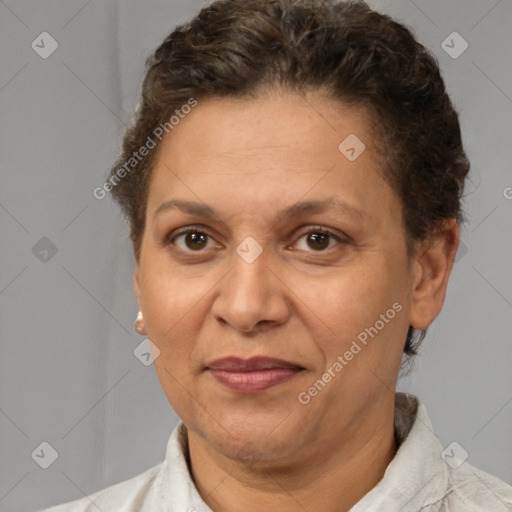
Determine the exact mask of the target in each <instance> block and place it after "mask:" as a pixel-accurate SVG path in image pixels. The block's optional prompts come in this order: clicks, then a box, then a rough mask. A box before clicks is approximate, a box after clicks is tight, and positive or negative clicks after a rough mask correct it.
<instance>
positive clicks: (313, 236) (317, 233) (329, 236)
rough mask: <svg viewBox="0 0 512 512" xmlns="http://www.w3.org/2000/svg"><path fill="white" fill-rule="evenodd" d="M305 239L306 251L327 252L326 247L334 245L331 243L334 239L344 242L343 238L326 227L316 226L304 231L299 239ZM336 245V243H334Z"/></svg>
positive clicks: (337, 241) (338, 242)
mask: <svg viewBox="0 0 512 512" xmlns="http://www.w3.org/2000/svg"><path fill="white" fill-rule="evenodd" d="M302 239H305V241H306V242H305V245H306V249H303V250H305V251H306V252H311V249H313V251H314V252H326V249H329V248H331V247H333V245H330V244H331V242H332V241H333V240H334V241H336V243H337V244H340V243H343V240H342V239H341V238H340V237H339V236H337V235H335V234H334V233H333V232H331V231H329V230H325V229H320V228H316V229H314V230H310V231H308V232H306V233H304V234H303V235H302V236H301V237H300V239H299V240H302ZM334 245H336V244H334Z"/></svg>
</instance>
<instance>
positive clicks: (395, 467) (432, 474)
mask: <svg viewBox="0 0 512 512" xmlns="http://www.w3.org/2000/svg"><path fill="white" fill-rule="evenodd" d="M394 429H395V439H396V441H397V446H398V451H397V453H396V455H395V457H394V458H393V460H392V461H391V462H390V464H389V465H388V467H387V468H386V471H385V473H384V476H383V477H382V479H381V480H380V482H379V483H378V484H377V485H376V486H375V487H374V488H373V489H372V490H371V491H369V492H368V493H367V494H366V495H365V496H363V498H362V499H361V500H360V501H359V502H357V503H356V504H355V505H354V506H353V507H352V508H351V509H350V512H368V511H369V510H396V511H398V510H403V512H407V511H408V510H419V509H420V508H422V507H425V506H427V505H431V506H432V508H430V509H429V511H431V512H437V511H438V510H440V508H439V507H440V504H439V505H438V506H437V508H436V503H437V502H439V503H440V500H441V499H442V498H443V496H445V495H446V489H447V483H448V472H447V469H446V465H445V462H444V460H443V458H442V456H441V452H442V447H441V444H440V442H439V440H438V438H437V436H436V434H435V433H434V432H433V429H432V424H431V422H430V419H429V417H428V413H427V410H426V409H425V406H424V405H423V404H422V403H421V402H420V401H419V399H418V398H417V397H416V396H415V395H412V394H409V393H401V392H397V393H396V394H395V416H394ZM188 460H189V454H188V443H187V434H186V427H185V425H184V424H183V422H181V421H180V422H179V423H178V425H177V426H176V428H175V429H174V431H173V432H172V434H171V437H170V438H169V441H168V443H167V450H166V457H165V460H164V462H163V463H162V466H161V469H160V473H159V475H158V478H157V482H156V486H157V492H158V493H159V494H160V499H161V501H162V510H165V511H166V512H172V511H173V510H183V511H187V510H191V511H192V510H194V509H195V510H194V512H212V510H211V509H210V508H209V507H208V506H207V505H206V504H205V503H204V501H203V500H202V498H201V496H200V495H199V493H198V491H197V488H196V486H195V484H194V481H193V479H192V476H191V473H190V470H189V465H188Z"/></svg>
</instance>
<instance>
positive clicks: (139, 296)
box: [133, 264, 142, 310]
mask: <svg viewBox="0 0 512 512" xmlns="http://www.w3.org/2000/svg"><path fill="white" fill-rule="evenodd" d="M133 289H134V290H135V298H136V299H137V304H138V305H139V310H141V305H142V300H141V299H142V293H141V289H140V269H139V265H138V264H137V265H136V266H135V270H134V271H133Z"/></svg>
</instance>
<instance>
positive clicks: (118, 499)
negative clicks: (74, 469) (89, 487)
mask: <svg viewBox="0 0 512 512" xmlns="http://www.w3.org/2000/svg"><path fill="white" fill-rule="evenodd" d="M160 468H161V464H159V465H157V466H153V467H151V468H149V469H148V470H146V471H144V472H143V473H141V474H140V475H137V476H135V477H133V478H130V479H129V480H124V481H122V482H119V483H117V484H114V485H111V486H110V487H106V488H105V489H102V490H100V491H97V492H95V493H93V494H90V495H89V496H85V497H83V498H80V499H77V500H75V501H70V502H68V503H62V504H60V505H57V506H54V507H50V508H47V509H45V510H42V511H41V512H97V511H98V510H101V511H102V512H128V511H133V510H140V511H143V510H148V511H149V510H154V508H153V505H154V503H156V498H157V489H155V485H156V484H157V479H158V475H159V473H160Z"/></svg>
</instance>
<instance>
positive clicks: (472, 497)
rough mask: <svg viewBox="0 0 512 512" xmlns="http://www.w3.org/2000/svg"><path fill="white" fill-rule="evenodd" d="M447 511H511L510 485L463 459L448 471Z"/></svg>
mask: <svg viewBox="0 0 512 512" xmlns="http://www.w3.org/2000/svg"><path fill="white" fill-rule="evenodd" d="M446 500H447V502H448V504H449V508H448V509H447V510H464V511H468V512H470V511H471V512H488V511H490V510H492V511H495V512H500V511H503V512H510V511H512V486H510V485H509V484H507V483H506V482H504V481H503V480H501V479H499V478H498V477H496V476H494V475H491V474H490V473H487V472H485V471H482V470H481V469H478V468H476V467H475V466H472V465H471V464H469V463H467V462H465V463H463V464H462V465H461V466H460V467H458V468H456V469H454V468H449V470H448V489H447V495H446Z"/></svg>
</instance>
